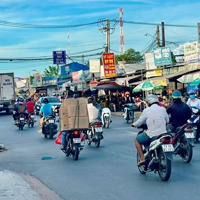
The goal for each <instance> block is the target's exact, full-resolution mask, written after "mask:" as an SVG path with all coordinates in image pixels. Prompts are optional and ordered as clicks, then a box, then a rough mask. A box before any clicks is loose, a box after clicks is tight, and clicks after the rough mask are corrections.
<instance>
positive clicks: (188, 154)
mask: <svg viewBox="0 0 200 200" xmlns="http://www.w3.org/2000/svg"><path fill="white" fill-rule="evenodd" d="M182 144H183V146H184V148H183V153H182V154H181V155H180V156H181V158H182V160H183V162H185V163H189V162H190V161H191V160H192V156H193V148H192V145H191V144H190V143H189V142H188V141H187V140H183V141H182Z"/></svg>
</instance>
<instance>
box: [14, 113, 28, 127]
mask: <svg viewBox="0 0 200 200" xmlns="http://www.w3.org/2000/svg"><path fill="white" fill-rule="evenodd" d="M25 124H26V116H25V115H24V114H23V113H21V114H19V115H18V117H17V124H16V126H17V127H19V130H23V129H24V125H25Z"/></svg>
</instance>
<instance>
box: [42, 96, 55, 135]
mask: <svg viewBox="0 0 200 200" xmlns="http://www.w3.org/2000/svg"><path fill="white" fill-rule="evenodd" d="M43 103H44V105H43V106H42V107H41V108H40V114H41V115H42V117H41V119H40V130H39V131H38V132H39V133H42V126H43V122H44V119H45V117H46V116H48V115H53V109H54V106H53V105H52V104H50V103H49V100H48V99H47V98H44V100H43Z"/></svg>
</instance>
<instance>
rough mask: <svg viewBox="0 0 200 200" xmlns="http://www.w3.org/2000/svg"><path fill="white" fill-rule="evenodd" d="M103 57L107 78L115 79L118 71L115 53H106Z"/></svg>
mask: <svg viewBox="0 0 200 200" xmlns="http://www.w3.org/2000/svg"><path fill="white" fill-rule="evenodd" d="M102 57H103V66H104V75H105V77H115V76H116V70H115V56H114V53H104V54H103V55H102Z"/></svg>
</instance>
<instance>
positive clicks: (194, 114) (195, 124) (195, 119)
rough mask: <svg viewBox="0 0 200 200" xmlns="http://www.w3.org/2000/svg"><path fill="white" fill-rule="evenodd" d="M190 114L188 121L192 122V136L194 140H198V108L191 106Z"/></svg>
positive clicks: (199, 116)
mask: <svg viewBox="0 0 200 200" xmlns="http://www.w3.org/2000/svg"><path fill="white" fill-rule="evenodd" d="M191 110H192V115H191V118H190V119H189V120H188V123H192V124H193V129H194V137H195V141H196V142H197V141H198V140H199V137H200V134H199V132H200V130H199V129H200V109H198V108H196V107H192V108H191Z"/></svg>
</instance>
